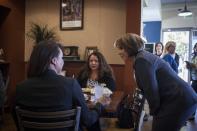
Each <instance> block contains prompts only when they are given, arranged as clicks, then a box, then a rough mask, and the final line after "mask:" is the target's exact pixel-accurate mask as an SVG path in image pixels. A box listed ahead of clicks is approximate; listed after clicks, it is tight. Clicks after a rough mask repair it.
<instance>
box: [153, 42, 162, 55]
mask: <svg viewBox="0 0 197 131" xmlns="http://www.w3.org/2000/svg"><path fill="white" fill-rule="evenodd" d="M162 53H163V44H162V42H157V43H156V44H155V55H157V56H159V57H160V56H161V55H162Z"/></svg>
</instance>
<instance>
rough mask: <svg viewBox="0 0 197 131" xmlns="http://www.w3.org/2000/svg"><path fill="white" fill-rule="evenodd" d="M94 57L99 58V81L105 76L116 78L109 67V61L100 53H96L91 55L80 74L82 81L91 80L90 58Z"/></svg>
mask: <svg viewBox="0 0 197 131" xmlns="http://www.w3.org/2000/svg"><path fill="white" fill-rule="evenodd" d="M92 55H94V56H96V57H97V58H98V62H99V68H98V70H99V71H98V73H99V74H98V79H100V78H102V77H103V76H109V77H112V78H114V75H113V71H112V68H111V67H110V66H109V64H107V61H106V60H105V57H104V56H103V55H102V54H101V53H100V52H98V51H94V52H93V53H91V54H90V55H89V56H88V59H87V61H86V64H85V66H84V67H83V69H82V70H81V72H80V75H81V79H86V78H89V77H90V75H91V69H90V66H89V60H90V57H91V56H92Z"/></svg>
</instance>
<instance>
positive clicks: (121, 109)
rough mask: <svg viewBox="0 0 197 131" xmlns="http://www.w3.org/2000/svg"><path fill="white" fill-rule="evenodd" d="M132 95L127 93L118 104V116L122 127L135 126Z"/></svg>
mask: <svg viewBox="0 0 197 131" xmlns="http://www.w3.org/2000/svg"><path fill="white" fill-rule="evenodd" d="M131 106H132V95H129V94H128V95H126V96H125V97H124V98H123V99H122V100H121V102H120V103H119V105H118V108H117V118H118V126H119V127H120V128H133V127H134V120H133V115H132V108H131Z"/></svg>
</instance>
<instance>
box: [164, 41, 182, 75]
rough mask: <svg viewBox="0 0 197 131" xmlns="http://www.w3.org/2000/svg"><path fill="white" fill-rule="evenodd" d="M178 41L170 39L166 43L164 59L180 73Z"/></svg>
mask: <svg viewBox="0 0 197 131" xmlns="http://www.w3.org/2000/svg"><path fill="white" fill-rule="evenodd" d="M175 50H176V43H175V42H174V41H168V42H167V43H166V45H165V50H164V55H163V57H162V58H163V59H164V60H165V61H166V62H168V64H169V65H170V66H171V67H172V69H173V70H174V71H175V72H176V73H178V66H179V55H178V54H177V53H175Z"/></svg>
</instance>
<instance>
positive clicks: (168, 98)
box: [114, 33, 197, 131]
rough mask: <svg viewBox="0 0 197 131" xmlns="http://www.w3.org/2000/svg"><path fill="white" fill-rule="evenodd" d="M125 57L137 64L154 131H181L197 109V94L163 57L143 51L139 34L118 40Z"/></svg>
mask: <svg viewBox="0 0 197 131" xmlns="http://www.w3.org/2000/svg"><path fill="white" fill-rule="evenodd" d="M114 46H115V47H116V48H117V49H118V51H119V55H120V56H121V58H122V59H123V60H131V61H132V62H133V63H134V66H133V68H134V70H135V77H136V81H137V85H138V87H139V88H140V89H142V91H143V92H144V96H145V98H146V99H147V101H148V104H149V108H150V114H151V115H153V124H152V131H179V129H180V128H181V126H183V125H184V123H185V121H186V120H187V119H188V118H189V117H190V116H191V115H192V114H193V112H195V110H196V106H197V95H196V93H195V92H194V90H193V89H192V88H191V86H190V85H189V84H188V83H187V82H185V81H184V80H182V79H181V78H180V77H179V76H178V75H177V74H176V73H175V72H174V71H173V70H172V68H171V67H170V66H169V65H168V64H167V63H166V62H165V61H164V60H162V59H160V58H159V57H157V56H155V55H154V54H151V53H149V52H147V51H145V50H144V42H143V40H142V39H141V38H140V36H138V35H136V34H132V33H130V34H126V35H124V36H122V37H121V38H119V39H118V40H116V41H115V44H114Z"/></svg>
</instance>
